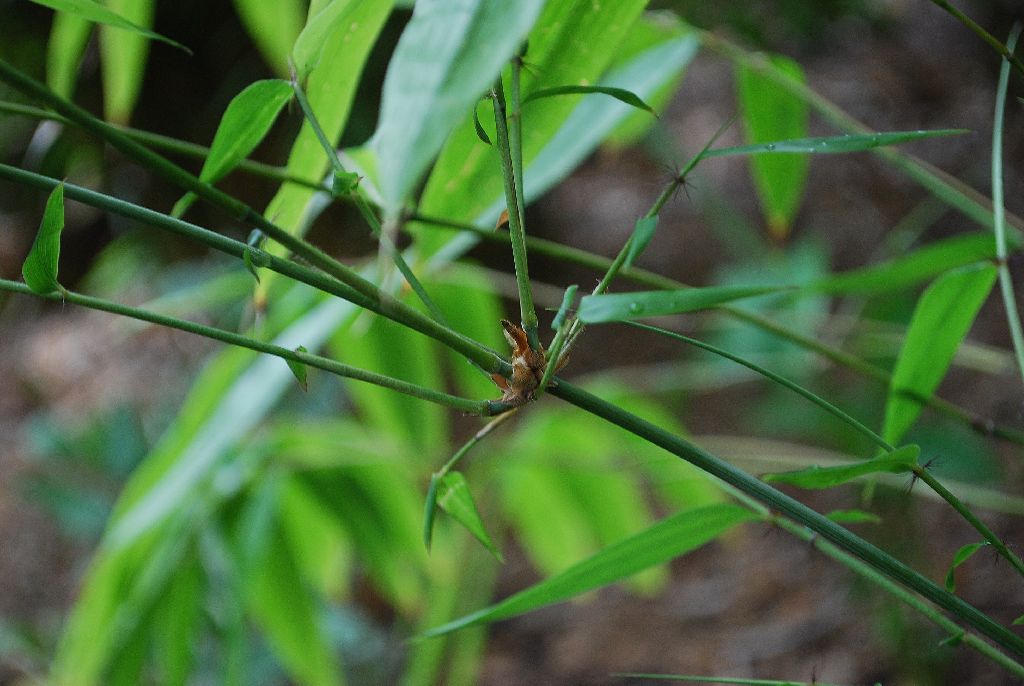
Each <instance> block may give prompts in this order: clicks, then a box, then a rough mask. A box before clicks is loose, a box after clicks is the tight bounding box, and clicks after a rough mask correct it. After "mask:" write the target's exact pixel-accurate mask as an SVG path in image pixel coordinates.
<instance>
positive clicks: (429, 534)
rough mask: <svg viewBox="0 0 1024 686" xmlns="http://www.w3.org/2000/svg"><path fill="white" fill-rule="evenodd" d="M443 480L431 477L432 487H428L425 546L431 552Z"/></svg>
mask: <svg viewBox="0 0 1024 686" xmlns="http://www.w3.org/2000/svg"><path fill="white" fill-rule="evenodd" d="M440 482H441V478H440V477H439V476H438V475H437V474H434V475H433V476H431V477H430V486H428V487H427V501H426V503H425V504H424V506H423V545H424V546H426V548H427V550H430V543H431V541H433V540H434V520H435V519H436V515H437V489H438V487H439V485H440Z"/></svg>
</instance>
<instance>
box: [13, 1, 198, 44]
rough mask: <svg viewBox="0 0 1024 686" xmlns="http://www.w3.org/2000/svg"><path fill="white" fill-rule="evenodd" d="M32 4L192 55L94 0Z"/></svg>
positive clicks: (175, 42) (37, 2)
mask: <svg viewBox="0 0 1024 686" xmlns="http://www.w3.org/2000/svg"><path fill="white" fill-rule="evenodd" d="M32 2H34V3H36V4H37V5H43V6H44V7H49V8H50V9H52V10H57V11H58V12H66V13H68V14H73V15H75V16H77V17H81V18H82V19H85V20H86V21H91V22H93V23H95V24H104V25H106V26H112V27H114V28H118V29H124V30H126V31H133V32H135V33H138V34H140V35H143V36H145V37H146V38H152V39H153V40H158V41H161V42H164V43H167V44H168V45H172V46H174V47H176V48H178V49H179V50H183V51H184V52H186V53H188V54H189V55H191V54H192V51H191V50H189V49H188V48H186V47H185V46H184V45H182V44H181V43H178V42H177V41H173V40H171V39H170V38H167V37H166V36H161V35H160V34H159V33H155V32H153V31H150V30H149V29H147V28H145V27H143V26H138V25H136V24H134V23H132V22H131V21H129V20H128V19H126V18H125V17H123V16H121V15H120V14H118V13H117V12H113V11H111V10H110V9H108V8H107V7H104V6H103V5H101V4H100V3H98V2H95V1H94V0H32Z"/></svg>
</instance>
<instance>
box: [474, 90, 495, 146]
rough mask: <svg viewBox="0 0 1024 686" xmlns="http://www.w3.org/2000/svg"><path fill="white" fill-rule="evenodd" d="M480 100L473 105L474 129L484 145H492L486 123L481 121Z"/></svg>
mask: <svg viewBox="0 0 1024 686" xmlns="http://www.w3.org/2000/svg"><path fill="white" fill-rule="evenodd" d="M479 106H480V102H479V101H478V102H477V103H476V105H474V106H473V130H474V131H476V137H477V138H479V139H480V142H481V143H483V144H484V145H492V143H491V137H490V136H488V135H487V132H486V131H484V125H483V124H481V123H480V107H479Z"/></svg>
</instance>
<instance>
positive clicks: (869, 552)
mask: <svg viewBox="0 0 1024 686" xmlns="http://www.w3.org/2000/svg"><path fill="white" fill-rule="evenodd" d="M550 393H551V394H552V395H554V396H557V397H559V398H561V399H563V400H565V401H567V402H569V403H571V404H573V405H575V406H576V407H579V408H581V409H583V410H585V411H587V412H590V413H591V414H594V415H596V416H599V417H601V418H603V419H605V420H607V421H609V422H611V423H612V424H616V425H618V426H620V427H622V428H624V429H626V430H627V431H629V432H631V433H633V434H635V435H637V436H639V437H641V438H643V439H644V440H646V441H648V442H650V443H653V444H654V445H657V446H659V447H661V448H664V449H665V450H667V451H668V452H670V453H672V454H673V455H676V456H677V457H679V458H682V459H683V460H686V461H687V462H689V463H690V464H692V465H694V466H696V467H697V468H699V469H701V470H703V471H705V472H708V473H709V474H711V475H712V476H715V477H718V478H719V479H721V480H723V481H725V482H726V483H728V484H730V485H732V486H735V487H736V488H738V489H740V490H741V491H743V492H744V493H746V494H747V495H749V496H751V497H753V498H755V499H757V500H758V501H760V502H761V503H763V504H764V505H766V506H767V507H768V508H769V509H771V510H773V511H776V512H780V513H782V514H783V515H785V516H787V517H789V518H791V519H793V520H795V521H796V522H799V523H800V524H802V525H804V526H806V527H808V528H810V529H811V530H812V531H814V532H816V533H818V534H820V535H821V536H822V537H824V538H826V539H827V540H829V541H831V542H832V543H835V544H836V545H838V546H839V547H840V548H842V549H843V550H846V551H847V552H849V553H852V554H853V555H855V556H856V557H859V558H860V559H862V560H864V561H865V562H867V563H868V564H870V565H871V566H872V567H874V568H875V569H876V570H878V571H880V572H882V573H884V574H886V575H887V576H889V577H890V578H892V579H894V580H895V581H897V582H899V583H900V584H902V585H903V586H906V587H907V588H909V589H912V590H913V591H915V592H917V593H919V594H921V595H922V596H924V597H925V598H927V599H928V600H930V601H931V602H933V603H935V604H936V605H938V606H939V607H942V608H943V609H945V610H946V611H948V612H950V613H951V614H952V615H954V616H956V617H959V618H960V619H961V620H963V621H964V622H966V623H968V624H970V625H971V626H973V627H975V628H976V629H977V630H978V631H980V632H981V633H983V634H985V635H986V636H988V637H989V638H990V639H992V640H993V641H995V642H996V643H998V644H999V645H1001V646H1003V647H1004V648H1006V649H1007V650H1009V651H1011V652H1012V653H1014V654H1016V655H1020V656H1024V639H1021V638H1020V637H1019V636H1017V635H1015V634H1014V633H1012V632H1011V631H1010V630H1008V629H1007V628H1006V627H1004V626H1002V625H1000V624H998V623H997V622H995V621H994V620H993V619H992V618H991V617H989V616H988V615H986V614H984V613H983V612H981V611H979V610H978V609H977V608H975V607H974V606H972V605H970V604H968V603H967V602H965V601H963V600H962V599H960V598H958V597H957V596H955V595H953V594H952V593H949V592H948V591H946V590H944V589H942V588H940V587H939V586H937V585H936V584H934V583H933V582H932V581H930V580H929V579H927V578H925V577H924V576H923V575H921V574H919V573H918V572H916V571H914V570H913V569H911V568H909V567H907V566H906V565H905V564H903V563H902V562H900V561H899V560H897V559H896V558H894V557H892V556H891V555H889V554H888V553H886V552H884V551H882V550H880V549H878V548H877V547H875V546H873V545H871V544H870V543H868V542H867V541H865V540H863V539H861V538H860V537H858V536H856V535H854V534H853V533H851V532H850V531H849V530H847V529H845V528H843V527H841V526H839V525H838V524H836V523H835V522H833V521H831V520H830V519H828V518H827V517H824V516H823V515H821V514H819V513H817V512H815V511H814V510H812V509H810V508H809V507H807V506H806V505H803V504H802V503H800V502H798V501H796V500H794V499H793V498H790V497H789V496H787V495H785V494H784V493H782V492H781V491H778V490H777V489H775V488H772V487H771V486H769V485H767V484H765V483H763V482H761V481H759V480H758V479H755V478H754V477H753V476H751V475H749V474H747V473H745V472H743V471H741V470H738V469H736V468H735V467H733V466H732V465H730V464H728V463H726V462H724V461H722V460H720V459H719V458H717V457H715V456H714V455H711V454H710V453H707V452H705V451H704V450H702V449H701V448H699V447H697V446H696V445H694V444H692V443H690V442H689V441H686V440H684V439H682V438H680V437H678V436H674V435H672V434H670V433H668V432H666V431H665V430H663V429H661V428H659V427H657V426H655V425H654V424H651V423H650V422H648V421H646V420H644V419H641V418H640V417H637V416H636V415H634V414H631V413H629V412H626V411H625V410H623V409H621V408H620V407H618V406H616V405H612V404H611V403H608V402H606V401H604V400H602V399H600V398H598V397H597V396H594V395H592V394H590V393H588V392H586V391H584V390H583V389H581V388H578V387H576V386H574V385H572V384H570V383H568V382H566V381H562V380H559V381H558V385H556V386H552V387H551V388H550Z"/></svg>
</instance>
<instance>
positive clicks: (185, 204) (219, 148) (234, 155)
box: [171, 79, 292, 217]
mask: <svg viewBox="0 0 1024 686" xmlns="http://www.w3.org/2000/svg"><path fill="white" fill-rule="evenodd" d="M291 98H292V87H291V84H290V83H288V82H287V81H281V80H279V79H267V80H264V81H256V82H255V83H251V84H249V85H248V86H246V87H245V89H243V90H242V92H241V93H239V94H238V95H236V96H235V97H234V98H232V99H231V102H230V103H228V106H227V109H225V110H224V115H223V116H222V117H221V119H220V124H219V125H218V126H217V133H216V134H214V136H213V143H212V144H211V145H210V154H209V155H208V156H207V158H206V161H205V162H204V163H203V170H202V171H201V172H200V173H199V178H200V179H202V180H203V181H206V182H208V183H216V182H217V181H220V180H221V179H222V178H224V177H225V176H226V175H227V174H228V172H230V171H231V170H232V169H234V168H235V167H236V166H238V163H239V162H241V161H242V160H244V159H245V158H246V157H248V156H249V154H250V153H251V152H252V151H253V150H255V149H256V146H257V145H259V144H260V141H262V140H263V138H264V136H266V135H267V132H268V131H269V130H270V127H271V126H272V125H273V123H274V120H275V119H277V115H278V114H279V113H280V112H281V108H283V107H284V106H285V105H286V104H288V101H290V100H291ZM195 199H196V195H195V193H188V194H186V195H185V196H184V197H183V198H182V199H181V200H179V201H178V202H177V203H175V205H174V209H173V210H172V211H171V215H172V216H175V217H180V216H181V215H182V214H184V213H185V211H186V210H187V209H188V208H189V206H190V205H191V204H192V203H193V202H194V201H195Z"/></svg>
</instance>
